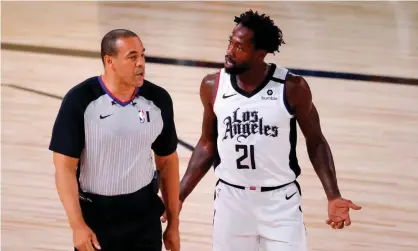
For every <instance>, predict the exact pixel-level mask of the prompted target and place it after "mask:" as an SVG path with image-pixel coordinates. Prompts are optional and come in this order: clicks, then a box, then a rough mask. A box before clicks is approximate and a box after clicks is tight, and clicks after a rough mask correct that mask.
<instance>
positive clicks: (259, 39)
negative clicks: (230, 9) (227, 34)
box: [234, 10, 286, 54]
mask: <svg viewBox="0 0 418 251" xmlns="http://www.w3.org/2000/svg"><path fill="white" fill-rule="evenodd" d="M234 22H235V23H236V24H237V25H238V24H242V25H244V26H245V27H247V28H249V29H251V30H252V31H253V32H254V36H253V43H254V47H255V49H262V50H266V51H267V52H269V53H273V54H274V52H276V51H277V52H279V46H281V45H282V44H286V43H285V42H284V40H283V34H282V31H281V30H280V28H279V27H277V26H276V25H275V24H274V21H273V20H271V19H270V17H269V16H266V15H265V14H259V13H258V12H257V11H256V12H254V11H253V10H249V11H246V12H244V13H242V14H241V15H240V16H239V17H235V18H234Z"/></svg>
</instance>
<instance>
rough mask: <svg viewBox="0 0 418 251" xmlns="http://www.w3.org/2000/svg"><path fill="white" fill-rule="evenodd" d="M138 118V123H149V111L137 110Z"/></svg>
mask: <svg viewBox="0 0 418 251" xmlns="http://www.w3.org/2000/svg"><path fill="white" fill-rule="evenodd" d="M138 118H139V122H141V123H144V122H145V121H147V122H149V121H150V118H149V111H146V112H145V111H144V110H139V111H138Z"/></svg>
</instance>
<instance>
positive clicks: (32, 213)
mask: <svg viewBox="0 0 418 251" xmlns="http://www.w3.org/2000/svg"><path fill="white" fill-rule="evenodd" d="M249 9H253V10H257V11H259V12H262V13H266V14H267V15H269V16H270V17H271V18H272V19H273V20H274V21H275V24H277V25H278V26H279V27H280V28H281V30H282V31H283V34H284V40H285V42H286V44H285V45H283V46H282V47H281V49H280V53H276V55H269V56H268V58H267V60H268V61H269V62H273V63H276V64H278V65H281V66H284V67H287V68H289V69H290V70H291V71H293V72H295V73H297V74H300V75H302V76H304V77H305V79H306V80H307V81H308V83H309V84H310V87H311V89H312V92H313V99H314V102H315V105H316V106H317V108H318V110H319V114H320V117H321V125H322V129H323V132H324V134H325V136H326V138H327V140H328V142H329V144H330V146H331V149H332V151H333V156H334V160H335V164H336V168H337V176H338V180H339V186H340V189H341V191H342V194H343V196H345V197H347V198H350V199H351V200H353V202H356V203H357V204H359V205H361V206H363V209H362V210H361V211H358V212H353V215H352V221H353V225H352V226H350V227H349V228H347V229H344V230H342V231H335V230H332V229H331V228H329V227H328V226H327V225H326V224H325V220H326V217H327V201H326V198H325V194H324V192H323V189H322V186H321V184H320V182H319V180H318V178H317V176H316V174H315V172H314V170H313V168H312V165H311V163H310V162H309V158H308V155H307V153H306V147H305V142H304V138H303V135H302V134H301V133H300V131H298V133H299V134H298V148H297V153H298V158H299V161H300V164H301V167H302V175H301V176H300V179H299V182H300V184H301V186H302V190H303V209H304V214H305V219H306V223H305V224H306V228H307V232H308V241H309V250H321V251H331V250H333V251H334V250H338V251H366V250H370V251H372V250H373V251H376V250H379V251H384V250H390V251H394V250H396V251H417V250H418V230H417V228H416V225H417V224H418V213H417V212H418V195H417V193H416V191H417V189H418V184H417V183H418V182H417V181H418V169H417V162H418V150H417V149H418V130H417V129H418V2H398V1H390V2H382V1H381V2H290V1H289V2H287V1H286V2H212V1H207V2H189V1H182V2H119V1H118V2H110V1H105V2H93V1H86V2H78V1H74V2H49V1H45V2H36V1H28V2H4V1H3V2H2V3H1V40H2V49H1V59H2V60H1V70H2V71H1V78H2V81H1V113H2V116H1V118H2V121H1V127H2V135H1V142H2V147H1V153H2V154H1V171H2V172H1V181H2V188H1V189H2V194H1V197H2V198H1V207H2V211H1V225H2V226H1V228H2V232H1V242H2V250H7V251H15V250H16V251H17V250H72V234H71V230H70V228H69V226H68V224H67V218H66V215H65V213H64V210H63V207H62V205H61V203H60V201H59V199H58V195H57V193H56V190H55V183H54V167H53V164H52V154H51V152H49V151H48V149H47V148H48V144H49V140H50V136H51V129H52V125H53V123H54V120H55V116H56V113H57V111H58V108H59V106H60V104H61V98H62V96H64V95H65V93H66V92H67V91H68V90H69V89H70V88H71V87H73V86H74V85H76V84H78V83H80V82H81V81H83V80H85V79H86V78H88V77H91V76H95V75H100V74H101V73H102V72H103V69H102V63H101V60H100V41H101V39H102V36H103V35H104V34H105V33H107V32H108V31H109V30H111V29H114V28H126V29H131V30H132V31H134V32H136V33H137V34H138V35H139V36H140V37H141V39H142V41H143V43H144V45H145V47H146V54H147V62H148V63H147V65H146V79H148V80H150V81H152V82H154V83H156V84H158V85H160V86H163V87H164V88H166V89H167V90H168V91H169V92H170V94H171V96H172V97H173V101H174V108H175V120H176V124H177V130H178V135H179V138H180V140H181V142H180V145H179V149H178V151H179V154H180V157H181V161H180V164H181V167H180V169H181V175H182V174H183V173H184V171H185V168H186V166H187V163H188V160H189V158H190V156H191V151H190V147H188V146H194V145H195V144H196V143H197V140H198V139H199V136H200V130H201V121H202V106H201V103H200V97H199V85H200V82H201V80H202V78H203V77H204V76H205V75H206V74H208V73H212V72H215V71H217V70H218V69H219V67H222V63H223V58H224V55H225V51H226V47H227V44H228V37H229V34H230V33H231V31H232V29H233V27H234V22H233V20H234V16H238V15H240V14H241V13H242V12H245V11H247V10H249ZM214 184H215V179H214V176H213V172H212V171H210V172H209V173H208V174H207V176H206V177H205V178H204V179H203V180H202V182H201V183H200V184H199V185H198V187H197V188H196V189H195V191H194V192H193V193H192V194H191V195H190V196H189V198H188V199H187V201H186V203H185V204H184V206H183V211H182V214H181V235H182V236H181V237H182V250H184V251H192V250H193V251H194V250H199V251H209V250H211V231H212V215H213V211H212V210H213V206H212V202H213V187H214Z"/></svg>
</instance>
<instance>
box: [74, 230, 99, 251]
mask: <svg viewBox="0 0 418 251" xmlns="http://www.w3.org/2000/svg"><path fill="white" fill-rule="evenodd" d="M73 242H74V247H75V248H77V250H79V251H95V250H100V249H101V248H100V245H99V241H98V240H97V237H96V235H95V234H94V233H93V231H92V230H91V229H90V228H89V227H88V226H87V224H86V223H82V224H80V226H77V227H74V228H73ZM93 246H94V248H96V249H94V248H93Z"/></svg>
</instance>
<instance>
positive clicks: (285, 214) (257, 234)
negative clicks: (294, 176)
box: [213, 182, 307, 251]
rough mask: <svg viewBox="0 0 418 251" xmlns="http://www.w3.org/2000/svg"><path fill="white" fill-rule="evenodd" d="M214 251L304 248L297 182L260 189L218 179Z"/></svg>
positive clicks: (303, 249) (276, 250)
mask: <svg viewBox="0 0 418 251" xmlns="http://www.w3.org/2000/svg"><path fill="white" fill-rule="evenodd" d="M213 251H307V241H306V231H305V225H304V221H303V214H302V210H301V205H300V194H299V190H298V188H297V186H296V184H295V183H291V184H289V185H287V186H285V187H282V188H279V189H276V190H272V191H266V192H261V191H259V189H257V190H250V189H246V190H242V189H239V188H235V187H232V186H230V185H227V184H224V183H222V182H219V183H218V184H217V185H216V188H215V204H214V219H213Z"/></svg>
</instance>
